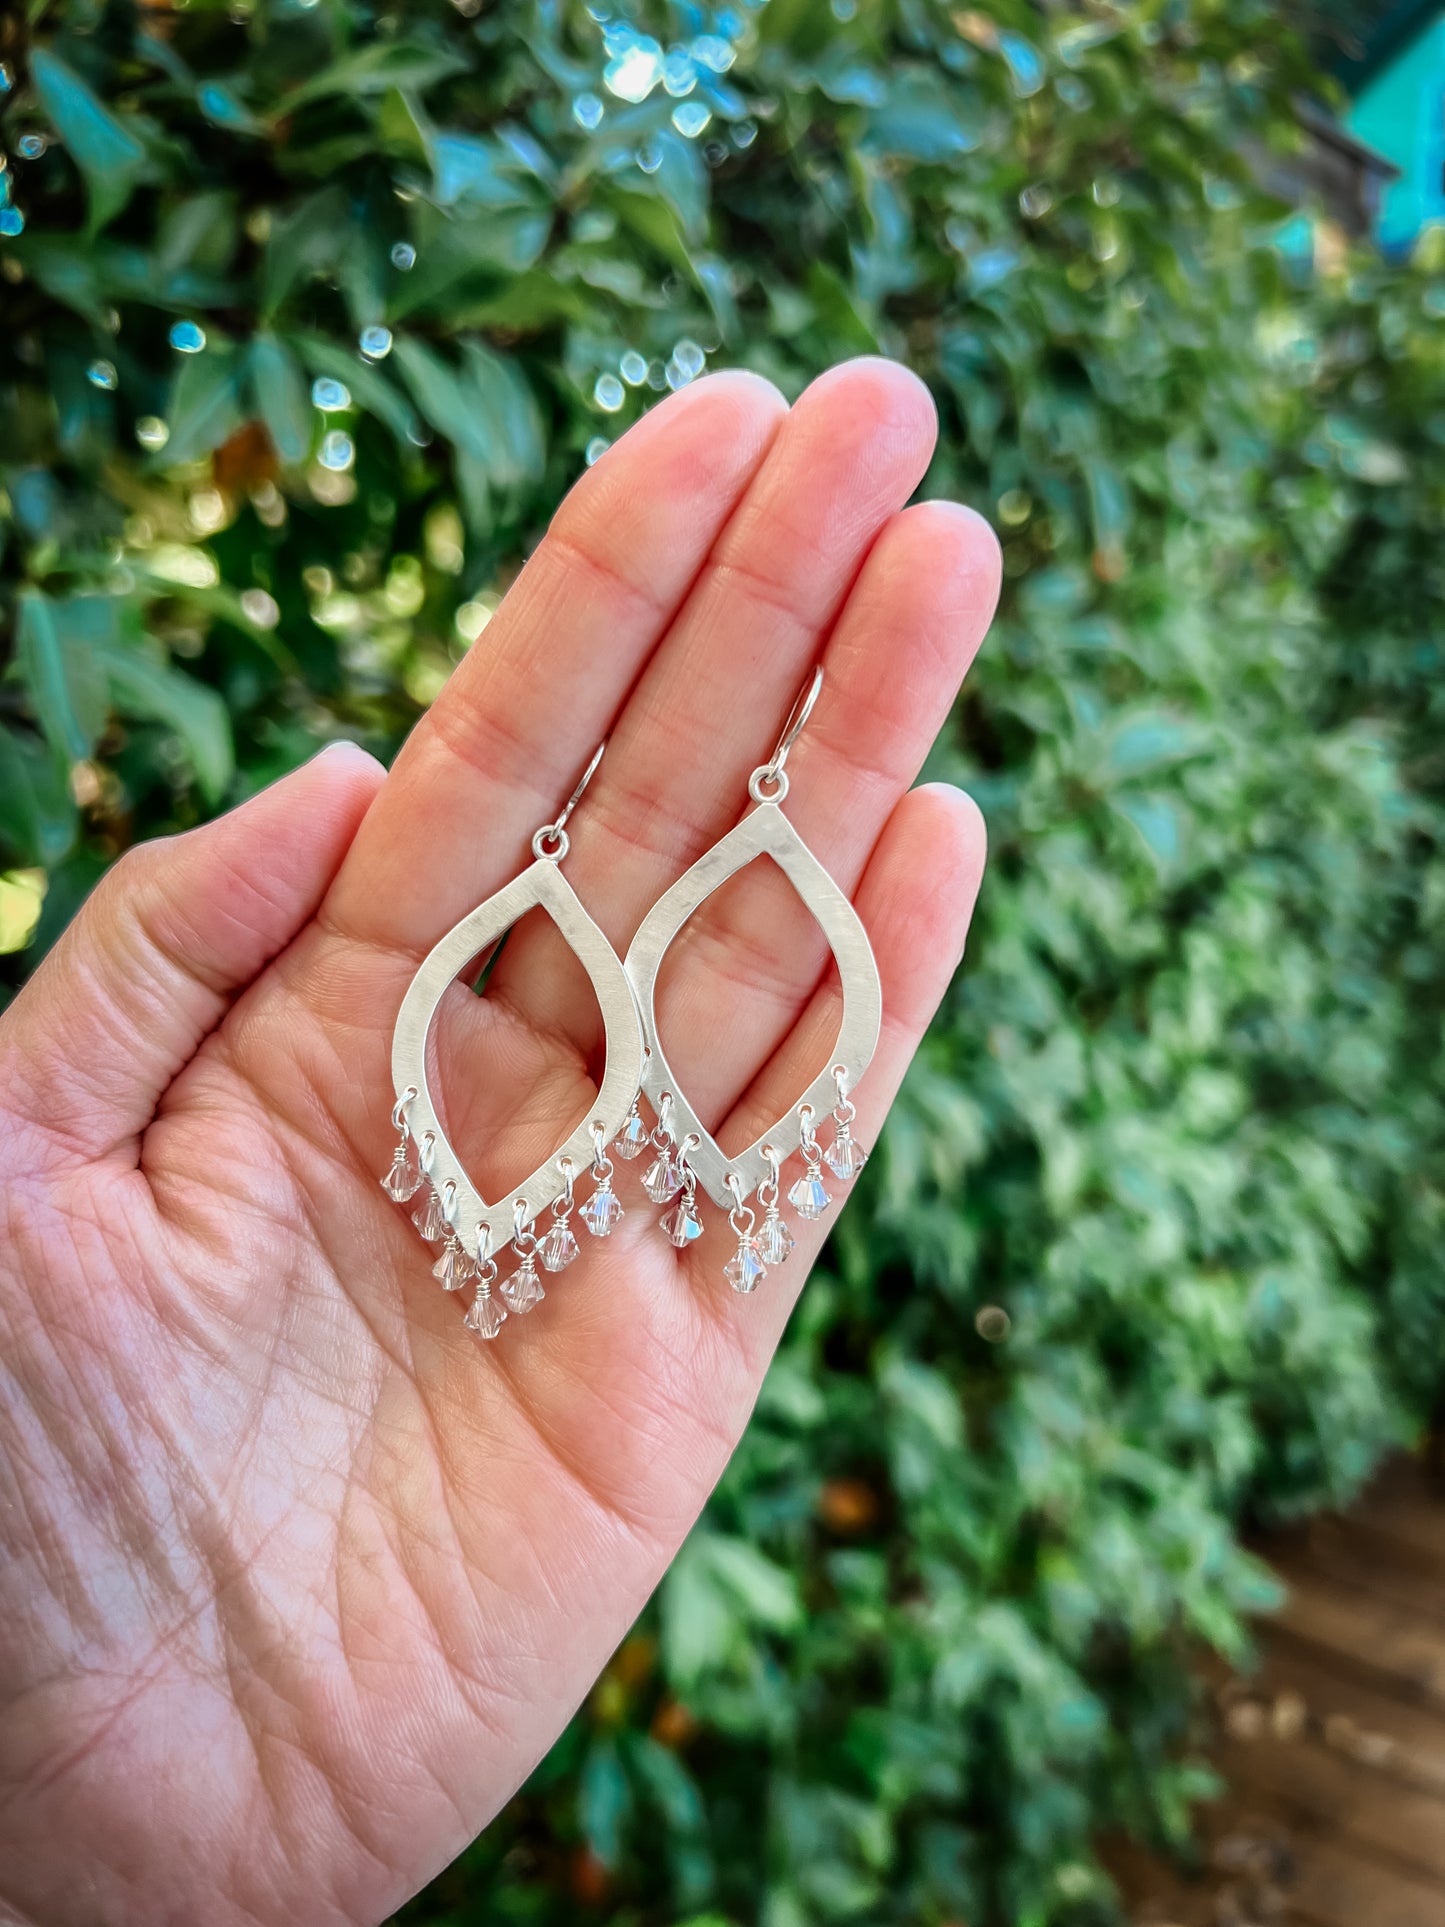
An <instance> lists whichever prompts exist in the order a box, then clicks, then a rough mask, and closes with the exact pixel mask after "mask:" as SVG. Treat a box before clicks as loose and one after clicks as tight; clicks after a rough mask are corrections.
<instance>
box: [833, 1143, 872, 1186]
mask: <svg viewBox="0 0 1445 1927" xmlns="http://www.w3.org/2000/svg"><path fill="white" fill-rule="evenodd" d="M823 1162H824V1164H826V1165H827V1167H828V1169H829V1170H830V1171H831V1172H832V1173H833V1176H834V1177H835V1178H841V1179H842V1180H843V1182H844V1184H847V1182H848V1181H849V1179H850V1178H856V1177H857V1175H858V1173H859V1172H860V1171H861V1170H862V1169H863V1166H864V1165H865V1164H866V1163H867V1162H868V1153H867V1152H866V1151H865V1150H864V1149H863V1147H862V1145H861V1144H858V1143H855V1142H854V1139H853V1136H852V1134H851V1132H848V1131H839V1133H838V1135H837V1137H835V1138H834V1139H833V1142H832V1143H831V1144H830V1145H829V1146H828V1148H827V1150H826V1151H825V1152H824V1153H823Z"/></svg>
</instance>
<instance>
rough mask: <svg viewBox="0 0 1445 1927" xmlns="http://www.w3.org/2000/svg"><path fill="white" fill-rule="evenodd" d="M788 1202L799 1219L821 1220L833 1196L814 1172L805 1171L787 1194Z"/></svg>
mask: <svg viewBox="0 0 1445 1927" xmlns="http://www.w3.org/2000/svg"><path fill="white" fill-rule="evenodd" d="M788 1202H789V1204H791V1205H792V1207H793V1209H794V1210H795V1211H796V1212H797V1214H798V1216H799V1217H800V1218H821V1217H822V1215H823V1213H824V1212H825V1211H826V1210H827V1209H828V1206H829V1205H830V1204H831V1203H832V1202H833V1196H832V1193H831V1192H830V1191H829V1189H828V1187H827V1185H825V1184H824V1182H823V1180H822V1178H821V1177H819V1175H818V1173H817V1172H816V1171H805V1172H804V1173H803V1175H802V1177H800V1178H799V1179H798V1182H797V1183H796V1184H795V1185H794V1186H793V1188H792V1190H791V1191H790V1192H789V1193H788Z"/></svg>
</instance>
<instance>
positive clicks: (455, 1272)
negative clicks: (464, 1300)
mask: <svg viewBox="0 0 1445 1927" xmlns="http://www.w3.org/2000/svg"><path fill="white" fill-rule="evenodd" d="M472 1271H473V1265H472V1261H471V1259H470V1258H469V1257H468V1256H467V1254H466V1252H465V1251H463V1250H462V1247H461V1245H460V1244H459V1243H458V1242H457V1240H456V1239H455V1238H448V1239H447V1241H446V1243H445V1244H444V1245H443V1246H442V1255H441V1256H440V1258H438V1259H437V1261H436V1263H435V1264H434V1265H433V1266H432V1268H431V1275H432V1277H433V1278H435V1279H437V1280H438V1282H439V1283H440V1285H441V1288H442V1290H443V1291H460V1290H461V1288H462V1286H463V1285H464V1284H466V1282H467V1280H468V1279H469V1278H470V1277H471V1275H472Z"/></svg>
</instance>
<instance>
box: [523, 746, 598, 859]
mask: <svg viewBox="0 0 1445 1927" xmlns="http://www.w3.org/2000/svg"><path fill="white" fill-rule="evenodd" d="M606 747H607V738H606V737H605V736H604V737H603V738H602V741H601V742H600V743H599V744H598V745H597V747H596V749H594V750H593V752H592V760H591V762H590V763H588V765H587V767H586V769H584V770H583V772H582V776H581V780H580V781H579V782H578V784H577V787H576V789H575V790H573V792H572V794H571V795H570V796H569V797H568V798H567V801H566V802H565V803H564V804H563V805H562V808H561V809H560V810H559V811H558V813H557V816H556V819H555V821H553V822H551V823H544V824H543V825H542V827H541V829H540V830H538V832H537V834H536V835H535V836H534V837H533V838H532V855H533V856H535V857H550V858H551V860H552V861H553V862H554V863H560V862H561V861H562V859H563V857H564V856H566V854H567V852H568V850H570V849H571V847H572V840H571V838H570V837H569V836H568V834H567V819H568V817H569V816H571V814H572V812H573V810H575V809H576V807H577V805H578V804H579V803H580V802H581V801H582V794H583V792H584V790H585V789H586V788H587V785H588V784H589V783H590V782H591V781H592V778H593V777H594V776H595V775H596V774H597V765H598V764H599V763H600V762H601V761H602V752H603V751H604V750H605V749H606Z"/></svg>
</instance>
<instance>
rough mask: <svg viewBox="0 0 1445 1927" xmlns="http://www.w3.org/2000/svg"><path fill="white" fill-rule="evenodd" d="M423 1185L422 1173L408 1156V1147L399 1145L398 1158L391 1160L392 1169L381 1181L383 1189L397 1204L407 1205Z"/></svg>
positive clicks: (397, 1148)
mask: <svg viewBox="0 0 1445 1927" xmlns="http://www.w3.org/2000/svg"><path fill="white" fill-rule="evenodd" d="M421 1185H422V1177H421V1172H420V1171H418V1170H417V1168H416V1166H415V1165H414V1164H413V1163H412V1161H411V1159H410V1158H409V1157H408V1156H407V1154H406V1147H405V1146H404V1145H401V1144H398V1146H397V1147H396V1156H395V1157H394V1158H393V1159H392V1160H391V1169H390V1170H389V1171H388V1172H387V1174H386V1176H385V1177H384V1178H383V1179H382V1180H381V1188H382V1190H383V1191H384V1192H385V1193H386V1195H387V1196H388V1197H389V1198H391V1199H393V1200H394V1201H395V1202H396V1203H397V1204H405V1203H406V1201H407V1199H408V1198H414V1197H415V1196H416V1194H417V1192H418V1191H420V1189H421Z"/></svg>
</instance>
